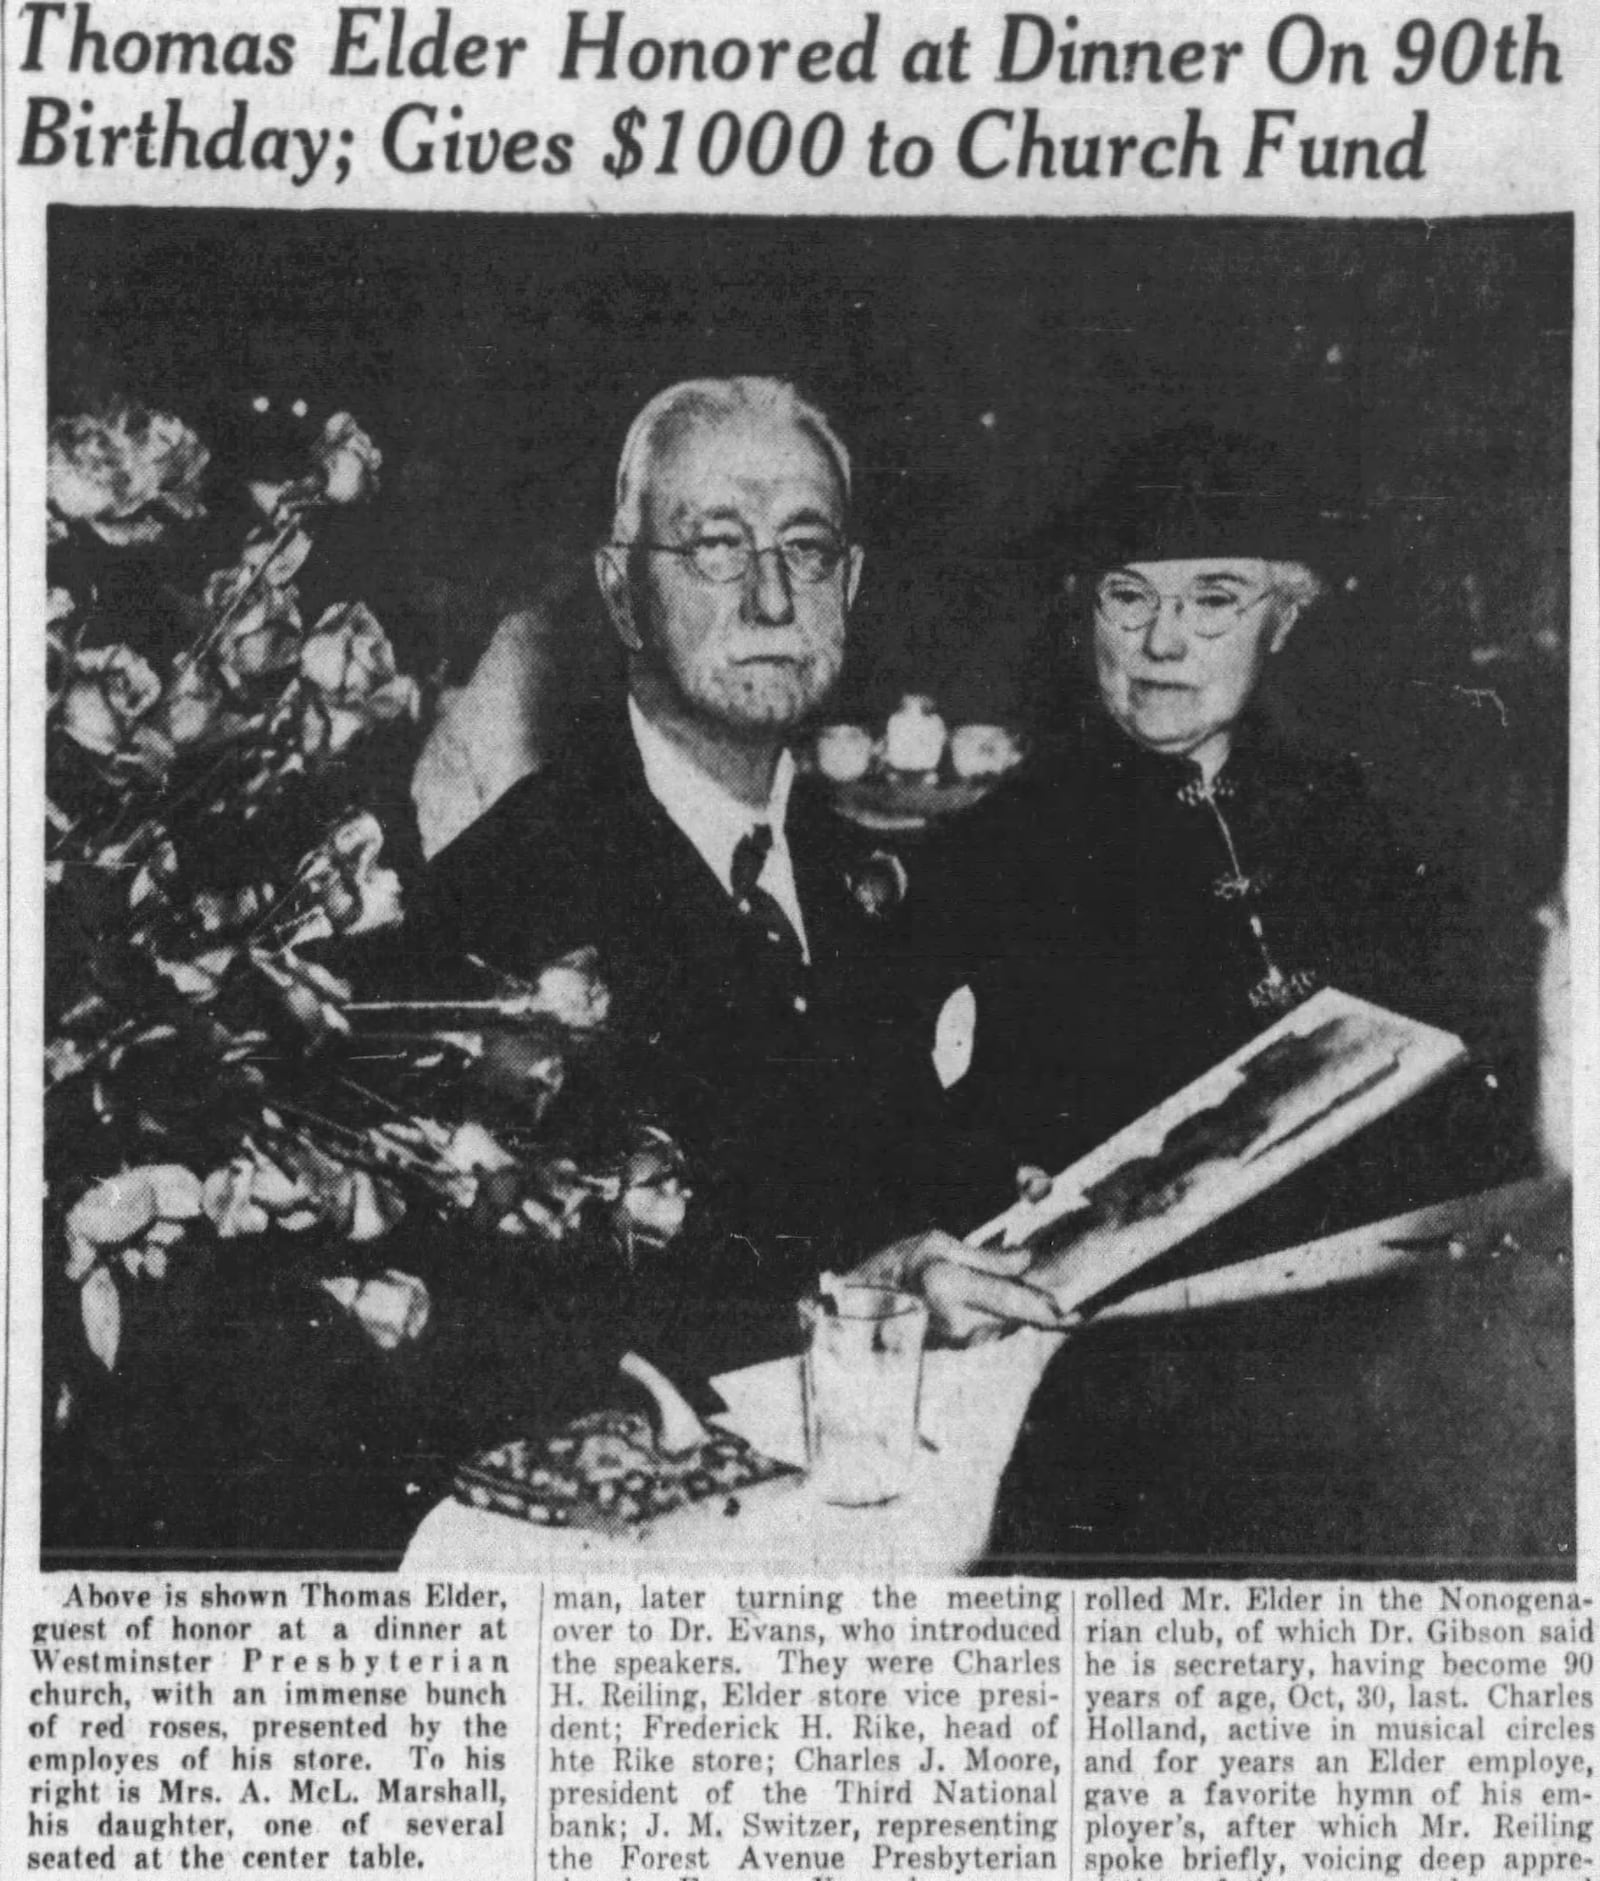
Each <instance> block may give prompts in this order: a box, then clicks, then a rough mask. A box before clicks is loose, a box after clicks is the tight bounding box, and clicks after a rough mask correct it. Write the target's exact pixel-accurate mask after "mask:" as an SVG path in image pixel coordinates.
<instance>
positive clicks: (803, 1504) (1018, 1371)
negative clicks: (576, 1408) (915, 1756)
mask: <svg viewBox="0 0 1600 1881" xmlns="http://www.w3.org/2000/svg"><path fill="white" fill-rule="evenodd" d="M1566 1193H1567V1192H1566V1190H1565V1189H1564V1187H1563V1186H1562V1185H1561V1184H1559V1183H1552V1182H1549V1181H1544V1180H1535V1181H1528V1182H1519V1183H1512V1184H1510V1185H1508V1186H1507V1187H1505V1188H1500V1189H1494V1190H1490V1191H1488V1192H1486V1193H1485V1194H1482V1195H1472V1196H1463V1197H1460V1198H1458V1199H1457V1200H1454V1201H1450V1202H1442V1203H1439V1204H1437V1205H1434V1206H1431V1207H1427V1208H1421V1209H1417V1210H1414V1211H1413V1212H1411V1213H1409V1214H1406V1215H1398V1216H1394V1217H1392V1218H1391V1219H1390V1220H1388V1221H1382V1222H1373V1223H1370V1224H1368V1225H1367V1226H1365V1227H1361V1228H1355V1229H1351V1230H1349V1231H1348V1232H1346V1233H1344V1234H1337V1235H1331V1236H1329V1237H1327V1238H1326V1239H1324V1240H1321V1241H1315V1242H1311V1243H1309V1244H1308V1245H1306V1246H1304V1247H1297V1248H1288V1249H1285V1250H1283V1251H1282V1252H1280V1253H1276V1254H1264V1255H1260V1256H1257V1257H1256V1258H1254V1259H1252V1260H1247V1261H1241V1262H1239V1263H1237V1264H1236V1265H1234V1266H1231V1267H1223V1268H1219V1269H1216V1270H1213V1271H1211V1272H1208V1273H1205V1274H1201V1275H1197V1276H1194V1277H1192V1278H1190V1279H1183V1280H1174V1281H1171V1282H1169V1283H1167V1284H1166V1285H1165V1286H1160V1287H1154V1288H1151V1289H1148V1290H1147V1291H1144V1292H1142V1293H1137V1294H1134V1295H1132V1296H1130V1297H1129V1298H1127V1299H1125V1300H1123V1301H1121V1302H1120V1303H1119V1304H1117V1305H1116V1306H1113V1307H1111V1308H1109V1309H1108V1310H1107V1311H1106V1313H1105V1314H1103V1315H1102V1317H1103V1318H1106V1319H1118V1318H1125V1317H1132V1316H1144V1315H1149V1314H1164V1313H1191V1312H1197V1311H1203V1310H1206V1309H1209V1308H1216V1307H1223V1306H1232V1305H1237V1304H1239V1303H1241V1302H1245V1301H1249V1300H1256V1299H1264V1298H1273V1297H1276V1296H1284V1295H1289V1294H1297V1293H1298V1294H1304V1293H1307V1292H1315V1291H1317V1290H1319V1289H1320V1288H1323V1287H1330V1286H1347V1285H1350V1284H1352V1283H1355V1282H1359V1281H1362V1280H1370V1279H1374V1278H1376V1277H1378V1276H1380V1275H1383V1274H1387V1273H1392V1272H1394V1271H1396V1270H1397V1269H1400V1268H1404V1267H1410V1266H1414V1265H1416V1264H1418V1263H1422V1262H1426V1261H1430V1260H1432V1261H1439V1262H1443V1263H1446V1264H1449V1263H1451V1262H1453V1261H1454V1260H1456V1259H1458V1258H1460V1257H1461V1256H1463V1255H1465V1254H1467V1253H1475V1254H1479V1255H1483V1254H1490V1253H1495V1252H1498V1251H1499V1250H1500V1249H1501V1248H1502V1247H1506V1248H1512V1247H1514V1246H1515V1242H1514V1241H1513V1242H1510V1243H1506V1242H1504V1241H1503V1239H1502V1237H1503V1236H1504V1234H1505V1232H1506V1231H1507V1230H1509V1229H1514V1228H1516V1227H1517V1225H1518V1224H1519V1223H1522V1222H1524V1221H1526V1220H1528V1219H1530V1218H1533V1217H1536V1216H1537V1215H1538V1213H1539V1211H1540V1210H1547V1209H1549V1208H1552V1207H1554V1206H1556V1205H1557V1204H1559V1203H1560V1202H1561V1200H1562V1198H1563V1197H1565V1196H1566ZM1566 1206H1567V1207H1568V1208H1570V1199H1569V1200H1568V1201H1567V1203H1566ZM1061 1340H1062V1336H1061V1335H1060V1334H1058V1333H1043V1332H1034V1331H1031V1330H1028V1329H1023V1330H1021V1331H1018V1332H1014V1333H1012V1334H1010V1335H1009V1336H1008V1337H1006V1338H1004V1339H996V1340H994V1341H992V1342H991V1343H989V1344H986V1345H977V1346H971V1347H968V1348H967V1349H966V1350H964V1351H951V1350H948V1349H945V1350H934V1351H930V1352H929V1353H928V1354H927V1356H926V1359H925V1361H924V1366H923V1383H922V1420H921V1421H922V1433H923V1437H924V1439H925V1448H924V1450H923V1453H922V1456H921V1460H920V1466H919V1468H918V1470H917V1473H916V1477H915V1480H914V1482H913V1484H912V1486H911V1489H910V1490H909V1492H908V1493H907V1494H906V1495H904V1496H902V1497H901V1498H900V1499H899V1500H898V1501H896V1502H890V1503H885V1504H883V1505H881V1506H880V1507H877V1508H869V1509H839V1508H833V1507H830V1506H829V1505H828V1504H826V1503H824V1502H823V1501H821V1499H820V1498H819V1497H818V1496H817V1495H816V1494H815V1493H814V1492H813V1491H812V1489H811V1488H810V1486H809V1485H808V1484H807V1483H806V1482H805V1481H804V1479H802V1478H786V1479H783V1480H781V1481H779V1482H775V1483H768V1484H762V1485H761V1486H759V1487H758V1488H755V1489H751V1490H745V1491H741V1492H740V1494H739V1495H738V1496H737V1497H735V1498H733V1501H734V1502H735V1503H736V1504H737V1512H736V1513H734V1514H729V1513H728V1512H727V1511H728V1506H729V1499H728V1498H726V1497H721V1496H718V1497H715V1498H713V1499H712V1500H711V1501H710V1502H708V1503H704V1504H702V1505H700V1506H699V1507H698V1508H696V1509H692V1510H688V1511H685V1512H684V1513H682V1514H679V1515H674V1516H671V1517H670V1518H668V1519H666V1520H664V1521H662V1522H659V1523H658V1524H656V1526H655V1527H654V1528H652V1529H647V1530H644V1531H642V1532H640V1533H637V1534H629V1535H625V1536H610V1535H598V1534H591V1533H584V1532H579V1531H577V1530H573V1529H553V1528H541V1527H538V1526H536V1525H535V1524H533V1523H530V1522H522V1521H517V1520H515V1519H514V1518H513V1517H511V1516H506V1515H496V1514H493V1513H491V1512H488V1511H485V1510H479V1509H469V1508H467V1507H466V1505H465V1504H463V1503H457V1502H445V1503H441V1504H440V1505H439V1507H438V1508H436V1509H434V1510H433V1511H432V1513H431V1514H429V1515H428V1516H427V1518H426V1519H425V1520H424V1521H423V1523H422V1526H421V1527H420V1528H419V1529H418V1530H417V1533H416V1535H415V1537H414V1538H413V1540H412V1544H411V1547H410V1548H409V1550H408V1551H407V1553H406V1557H405V1560H404V1561H403V1562H402V1563H401V1568H402V1572H413V1573H421V1574H462V1573H479V1574H558V1573H573V1572H578V1573H595V1574H605V1573H616V1574H627V1573H632V1572H634V1571H642V1572H670V1571H676V1570H682V1571H685V1572H690V1573H692V1572H695V1571H701V1572H715V1573H722V1574H726V1573H728V1572H730V1571H737V1570H739V1569H748V1570H749V1571H751V1572H760V1573H768V1574H785V1573H790V1574H835V1575H838V1574H862V1575H869V1574H870V1575H894V1574H899V1575H908V1574H926V1575H930V1576H931V1575H943V1574H960V1573H963V1572H965V1571H966V1570H967V1569H968V1568H970V1567H971V1566H972V1565H973V1563H974V1562H975V1561H977V1559H978V1558H979V1556H980V1555H981V1554H982V1553H983V1550H984V1546H985V1544H986V1542H987V1541H988V1537H989V1528H990V1525H991V1523H992V1522H993V1520H994V1508H995V1500H996V1497H997V1495H998V1493H999V1488H1000V1478H1001V1476H1002V1474H1003V1473H1004V1471H1005V1467H1006V1463H1007V1461H1008V1460H1009V1458H1010V1456H1011V1452H1012V1450H1013V1449H1014V1448H1015V1446H1016V1442H1017V1438H1018V1435H1019V1434H1020V1432H1021V1429H1022V1420H1023V1418H1024V1416H1025V1415H1026V1413H1027V1409H1028V1403H1029V1400H1030V1399H1031V1398H1032V1396H1033V1392H1034V1389H1035V1387H1036V1386H1037V1385H1038V1383H1039V1380H1040V1378H1041V1377H1042V1376H1043V1374H1044V1370H1045V1367H1046V1365H1047V1364H1048V1363H1049V1361H1050V1359H1051V1358H1052V1357H1053V1356H1054V1354H1055V1352H1056V1351H1057V1349H1058V1348H1059V1346H1060V1344H1061ZM713 1383H714V1384H715V1386H716V1388H717V1390H718V1392H719V1393H720V1395H721V1397H722V1399H723V1401H724V1403H726V1404H727V1406H728V1410H727V1413H726V1414H725V1415H724V1416H723V1417H722V1418H720V1419H719V1420H718V1421H719V1422H721V1423H724V1424H726V1425H727V1426H728V1428H729V1429H731V1430H734V1431H737V1432H738V1433H739V1435H740V1436H742V1437H745V1438H747V1439H748V1440H749V1441H750V1442H751V1443H752V1444H754V1445H755V1447H756V1448H757V1449H758V1450H761V1451H763V1452H764V1453H765V1454H767V1455H768V1456H774V1457H777V1458H779V1459H780V1460H782V1461H784V1462H789V1463H798V1462H800V1461H801V1460H802V1458H803V1455H804V1442H803V1438H802V1434H801V1420H800V1361H799V1360H798V1359H797V1358H791V1359H778V1360H774V1361H773V1362H772V1363H771V1364H767V1365H754V1366H751V1367H750V1368H749V1369H748V1370H745V1371H739V1372H732V1373H729V1374H727V1375H726V1376H724V1377H721V1378H718V1379H715V1380H713Z"/></svg>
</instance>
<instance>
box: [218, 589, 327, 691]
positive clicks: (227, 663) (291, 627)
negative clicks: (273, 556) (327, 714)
mask: <svg viewBox="0 0 1600 1881" xmlns="http://www.w3.org/2000/svg"><path fill="white" fill-rule="evenodd" d="M234 581H235V573H234V571H232V570H230V569H224V570H222V571H221V572H220V573H218V574H215V575H213V576H212V577H211V579H210V580H209V581H208V582H207V583H206V591H205V601H206V606H207V607H208V608H210V609H211V610H212V612H213V614H215V615H217V616H218V617H223V616H225V617H226V622H227V624H226V625H225V626H224V627H223V629H222V631H221V632H220V633H219V634H218V635H217V637H216V642H215V652H216V660H217V665H218V667H219V668H220V669H221V671H222V673H223V674H224V675H225V676H226V677H227V678H230V679H233V680H235V681H236V682H239V683H244V682H247V681H249V680H252V679H259V678H261V677H262V676H264V675H267V674H272V673H282V672H286V671H287V670H288V669H289V668H290V667H291V666H294V665H295V664H296V663H297V662H298V661H299V658H300V647H301V642H302V639H303V637H304V632H303V629H304V623H303V622H302V621H301V619H300V609H299V607H298V605H297V604H296V596H295V591H294V589H293V588H292V587H291V586H289V585H288V583H287V582H285V583H282V584H275V583H273V582H271V581H265V580H264V581H262V582H260V583H259V584H257V585H256V586H255V587H253V588H251V589H250V590H249V591H248V594H247V596H246V598H244V599H242V600H233V601H230V600H229V598H228V596H229V591H230V585H231V584H232V583H233V582H234Z"/></svg>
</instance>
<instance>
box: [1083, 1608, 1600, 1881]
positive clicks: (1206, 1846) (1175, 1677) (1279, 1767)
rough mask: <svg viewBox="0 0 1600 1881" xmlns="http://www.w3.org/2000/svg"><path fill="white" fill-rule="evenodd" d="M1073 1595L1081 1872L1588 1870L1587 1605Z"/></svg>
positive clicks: (1590, 1729)
mask: <svg viewBox="0 0 1600 1881" xmlns="http://www.w3.org/2000/svg"><path fill="white" fill-rule="evenodd" d="M1081 1598H1082V1602H1083V1609H1082V1616H1081V1621H1080V1650H1081V1653H1082V1659H1081V1665H1080V1667H1079V1672H1080V1684H1079V1705H1078V1711H1077V1716H1076V1720H1075V1738H1076V1741H1077V1742H1078V1743H1079V1744H1080V1746H1081V1765H1080V1770H1079V1773H1078V1797H1079V1802H1080V1811H1081V1814H1080V1820H1079V1822H1078V1823H1077V1824H1075V1825H1074V1835H1075V1838H1076V1841H1077V1844H1078V1846H1079V1847H1080V1848H1081V1850H1082V1870H1083V1872H1085V1873H1090V1874H1118V1873H1134V1872H1141V1871H1144V1872H1150V1871H1154V1870H1158V1869H1160V1870H1164V1871H1166V1872H1181V1873H1184V1874H1195V1875H1205V1874H1211V1875H1225V1874H1250V1875H1258V1876H1264V1877H1270V1876H1273V1875H1283V1874H1286V1873H1289V1872H1293V1873H1296V1874H1305V1875H1311V1876H1316V1875H1339V1874H1387V1875H1398V1874H1407V1875H1410V1874H1417V1875H1433V1874H1444V1875H1480V1874H1484V1873H1486V1872H1489V1871H1490V1870H1491V1869H1492V1871H1493V1872H1494V1873H1496V1874H1505V1875H1554V1874H1564V1873H1580V1872H1592V1868H1593V1839H1594V1825H1595V1811H1594V1798H1595V1789H1594V1779H1595V1768H1594V1732H1595V1722H1594V1707H1595V1685H1594V1679H1593V1665H1594V1660H1593V1638H1594V1602H1593V1599H1592V1597H1590V1596H1588V1595H1586V1594H1581V1593H1579V1592H1577V1591H1576V1590H1574V1589H1571V1588H1541V1589H1515V1588H1506V1587H1490V1586H1482V1587H1478V1586H1463V1585H1461V1584H1460V1583H1453V1582H1444V1583H1441V1584H1440V1585H1438V1586H1430V1587H1418V1586H1406V1585H1387V1584H1378V1585H1375V1586H1372V1587H1352V1586H1348V1585H1335V1586H1317V1585H1315V1584H1308V1583H1303V1582H1288V1581H1251V1582H1246V1583H1243V1584H1242V1585H1233V1584H1228V1583H1216V1582H1207V1583H1199V1584H1196V1583H1178V1582H1150V1583H1146V1584H1137V1583H1129V1582H1121V1583H1114V1584H1111V1585H1108V1586H1105V1587H1102V1588H1089V1589H1085V1590H1084V1591H1083V1594H1082V1596H1081Z"/></svg>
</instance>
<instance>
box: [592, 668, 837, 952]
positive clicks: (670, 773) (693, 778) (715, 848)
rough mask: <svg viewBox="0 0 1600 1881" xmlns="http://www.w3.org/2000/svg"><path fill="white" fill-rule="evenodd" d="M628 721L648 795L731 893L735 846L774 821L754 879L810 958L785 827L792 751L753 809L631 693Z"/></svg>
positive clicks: (791, 782)
mask: <svg viewBox="0 0 1600 1881" xmlns="http://www.w3.org/2000/svg"><path fill="white" fill-rule="evenodd" d="M628 722H629V724H630V725H632V727H633V738H634V743H635V744H637V745H638V747H639V756H640V758H641V759H642V760H643V763H644V781H645V783H646V784H647V785H648V786H649V789H650V795H651V796H652V797H654V798H655V800H656V802H657V803H659V804H660V805H661V807H662V809H663V810H665V811H666V813H667V815H668V816H670V817H671V818H672V820H673V822H674V823H676V824H677V826H678V828H679V829H681V830H682V831H683V833H684V835H685V836H687V837H688V838H689V840H690V842H692V843H693V844H694V846H695V849H696V850H697V851H698V853H699V855H700V857H701V859H702V860H703V861H704V862H705V864H706V866H707V867H708V868H709V869H710V870H711V872H712V874H713V875H715V876H716V878H717V880H718V881H719V882H721V884H722V886H723V890H724V892H725V893H726V894H728V895H729V896H731V895H732V894H733V852H734V850H735V849H737V848H738V846H739V844H740V842H741V841H742V840H743V838H744V837H746V836H748V835H749V834H750V832H751V830H752V829H753V828H754V827H755V826H756V824H757V823H769V824H770V825H771V826H772V847H771V848H770V849H769V850H768V851H767V857H766V861H765V862H764V863H763V864H762V866H761V874H760V876H759V877H758V878H757V879H758V881H759V883H760V885H761V887H762V888H764V889H765V890H766V891H767V893H768V894H769V895H771V897H772V898H773V900H774V901H776V902H777V904H778V906H779V907H780V908H782V910H783V911H784V913H785V914H786V915H787V916H788V917H789V920H790V922H791V923H792V924H793V927H794V931H795V933H796V934H797V935H798V936H799V937H800V946H801V948H802V950H803V951H804V953H805V957H806V959H807V960H809V959H810V958H811V949H810V946H809V945H808V944H807V941H806V924H805V916H804V915H802V914H801V912H800V896H799V893H798V891H797V890H796V888H795V883H794V858H793V857H792V856H791V855H790V853H789V842H788V838H787V837H786V836H785V834H784V827H783V825H784V818H785V816H786V815H787V813H788V809H789V792H790V791H791V790H792V789H793V787H794V758H793V756H792V755H791V754H790V753H789V752H788V751H784V752H783V753H781V754H780V756H779V758H778V768H777V770H776V771H775V772H774V774H773V779H772V795H771V797H769V798H768V800H767V807H766V809H765V810H764V811H757V810H752V809H751V807H750V805H749V804H747V803H741V802H740V801H739V799H738V798H737V797H735V796H734V795H733V794H732V793H731V792H730V791H727V790H724V789H723V787H722V786H721V785H720V784H719V783H718V782H717V781H716V779H715V778H713V777H708V776H707V775H706V773H705V772H704V771H702V770H701V769H700V767H699V765H698V764H696V763H695V762H694V761H693V759H692V758H690V757H688V756H687V755H686V754H685V753H684V752H682V751H680V750H679V749H678V747H677V746H676V745H675V744H673V742H672V740H671V739H670V738H668V737H666V736H665V734H664V733H662V732H660V731H658V730H657V729H656V727H655V726H654V725H652V724H651V722H650V721H649V719H647V718H646V717H645V715H644V713H643V712H641V711H640V710H639V708H638V706H637V705H636V704H635V703H634V701H633V700H632V699H629V701H628Z"/></svg>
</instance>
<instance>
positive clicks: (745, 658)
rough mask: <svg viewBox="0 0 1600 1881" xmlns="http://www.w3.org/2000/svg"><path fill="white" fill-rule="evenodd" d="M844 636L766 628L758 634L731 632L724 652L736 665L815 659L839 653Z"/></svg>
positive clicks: (723, 649) (724, 640)
mask: <svg viewBox="0 0 1600 1881" xmlns="http://www.w3.org/2000/svg"><path fill="white" fill-rule="evenodd" d="M841 645H842V637H841V636H839V635H836V634H807V633H800V632H791V631H790V630H788V629H787V628H775V627H764V628H760V629H758V630H757V631H756V632H753V633H749V632H742V633H730V634H728V635H727V636H726V637H725V638H724V639H723V641H722V652H723V653H724V655H725V656H726V657H727V658H728V659H729V660H731V661H732V662H733V663H734V664H735V665H745V664H747V663H749V662H751V661H755V660H815V659H819V658H824V657H826V656H827V655H828V654H831V653H833V652H835V651H837V650H838V648H839V647H840V646H841Z"/></svg>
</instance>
